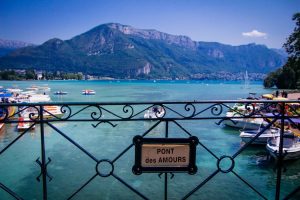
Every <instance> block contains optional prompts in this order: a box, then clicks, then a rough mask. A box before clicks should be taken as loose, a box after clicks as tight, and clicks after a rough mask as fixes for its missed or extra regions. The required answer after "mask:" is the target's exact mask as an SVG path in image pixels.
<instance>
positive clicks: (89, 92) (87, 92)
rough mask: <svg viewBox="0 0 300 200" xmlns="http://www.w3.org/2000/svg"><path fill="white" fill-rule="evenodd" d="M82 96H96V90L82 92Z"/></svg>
mask: <svg viewBox="0 0 300 200" xmlns="http://www.w3.org/2000/svg"><path fill="white" fill-rule="evenodd" d="M81 94H83V95H95V94H96V92H95V90H82V92H81Z"/></svg>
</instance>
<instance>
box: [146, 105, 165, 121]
mask: <svg viewBox="0 0 300 200" xmlns="http://www.w3.org/2000/svg"><path fill="white" fill-rule="evenodd" d="M164 115H165V110H164V109H163V108H162V107H161V106H154V107H152V108H149V109H148V110H147V111H146V112H145V114H144V118H145V119H156V118H162V117H163V116H164Z"/></svg>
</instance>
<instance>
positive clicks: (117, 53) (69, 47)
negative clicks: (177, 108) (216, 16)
mask: <svg viewBox="0 0 300 200" xmlns="http://www.w3.org/2000/svg"><path fill="white" fill-rule="evenodd" d="M285 61H286V57H284V55H281V54H280V53H278V52H276V51H274V50H272V49H268V48H267V47H266V46H265V45H256V44H253V43H252V44H248V45H239V46H232V45H225V44H221V43H217V42H203V41H193V40H191V38H189V37H188V36H182V35H180V36H176V35H171V34H168V33H163V32H160V31H157V30H154V29H151V30H150V29H137V28H134V27H132V26H129V25H122V24H119V23H108V24H102V25H99V26H96V27H94V28H92V29H90V30H88V31H86V32H84V33H82V34H80V35H77V36H74V37H72V38H71V39H69V40H61V39H58V38H53V39H50V40H48V41H46V42H44V43H43V44H41V45H38V46H28V47H25V48H21V49H17V50H15V51H13V52H11V53H9V54H8V55H6V56H4V57H2V58H0V69H5V68H35V69H41V70H48V71H70V72H76V71H77V72H83V73H87V74H95V75H99V76H109V77H113V78H142V79H143V78H178V77H187V78H192V77H193V74H197V73H214V72H216V71H226V72H233V73H235V72H241V71H246V70H247V71H248V72H250V73H251V72H254V73H268V72H270V71H272V70H274V69H277V68H278V67H280V66H282V65H283V64H284V63H285Z"/></svg>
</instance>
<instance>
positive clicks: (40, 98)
mask: <svg viewBox="0 0 300 200" xmlns="http://www.w3.org/2000/svg"><path fill="white" fill-rule="evenodd" d="M28 101H29V103H38V102H48V101H51V98H50V96H49V95H47V94H33V95H29V98H28Z"/></svg>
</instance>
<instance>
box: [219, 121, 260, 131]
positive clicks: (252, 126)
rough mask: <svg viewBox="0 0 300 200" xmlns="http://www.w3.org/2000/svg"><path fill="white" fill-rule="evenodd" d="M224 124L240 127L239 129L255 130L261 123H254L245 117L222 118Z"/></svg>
mask: <svg viewBox="0 0 300 200" xmlns="http://www.w3.org/2000/svg"><path fill="white" fill-rule="evenodd" d="M223 123H224V125H226V126H230V127H233V128H240V129H251V130H257V129H259V128H261V126H262V124H261V123H256V122H253V121H250V120H245V119H231V120H224V122H223Z"/></svg>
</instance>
